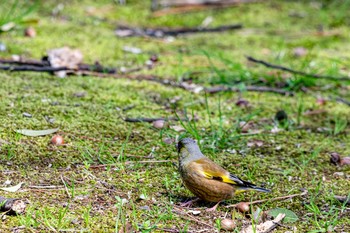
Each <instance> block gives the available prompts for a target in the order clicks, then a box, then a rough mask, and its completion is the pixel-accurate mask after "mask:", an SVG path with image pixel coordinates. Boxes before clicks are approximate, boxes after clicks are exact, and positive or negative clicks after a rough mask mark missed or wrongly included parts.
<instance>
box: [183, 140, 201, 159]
mask: <svg viewBox="0 0 350 233" xmlns="http://www.w3.org/2000/svg"><path fill="white" fill-rule="evenodd" d="M177 151H178V153H179V159H180V161H190V160H193V159H198V158H201V157H203V154H202V152H201V151H200V149H199V147H198V145H197V142H196V141H195V140H193V139H192V138H183V139H181V140H180V141H179V142H178V144H177Z"/></svg>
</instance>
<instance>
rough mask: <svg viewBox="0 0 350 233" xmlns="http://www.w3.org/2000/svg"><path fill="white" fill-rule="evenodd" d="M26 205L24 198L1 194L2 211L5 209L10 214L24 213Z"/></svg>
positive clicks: (0, 208)
mask: <svg viewBox="0 0 350 233" xmlns="http://www.w3.org/2000/svg"><path fill="white" fill-rule="evenodd" d="M26 207H27V206H26V203H25V202H24V201H23V200H20V199H17V198H6V197H2V196H0V211H5V212H7V213H9V214H23V213H24V212H25V210H26Z"/></svg>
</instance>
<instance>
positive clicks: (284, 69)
mask: <svg viewBox="0 0 350 233" xmlns="http://www.w3.org/2000/svg"><path fill="white" fill-rule="evenodd" d="M247 59H248V61H251V62H254V63H257V64H261V65H264V66H265V67H268V68H272V69H276V70H282V71H286V72H289V73H292V74H297V75H302V76H307V77H309V78H317V79H329V80H334V81H350V77H346V76H343V77H334V76H325V75H318V74H310V73H305V72H303V71H298V70H293V69H291V68H288V67H284V66H279V65H275V64H271V63H268V62H266V61H263V60H258V59H255V58H253V57H250V56H247Z"/></svg>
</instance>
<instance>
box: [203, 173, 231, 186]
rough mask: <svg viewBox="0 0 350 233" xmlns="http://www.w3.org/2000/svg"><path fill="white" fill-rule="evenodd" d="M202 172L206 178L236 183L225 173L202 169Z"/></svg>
mask: <svg viewBox="0 0 350 233" xmlns="http://www.w3.org/2000/svg"><path fill="white" fill-rule="evenodd" d="M203 174H204V176H205V178H207V179H211V180H218V181H221V182H224V183H228V184H237V183H236V182H235V181H233V180H231V179H230V177H228V176H226V175H220V174H212V173H208V172H204V171H203Z"/></svg>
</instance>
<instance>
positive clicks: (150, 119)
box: [124, 117, 188, 123]
mask: <svg viewBox="0 0 350 233" xmlns="http://www.w3.org/2000/svg"><path fill="white" fill-rule="evenodd" d="M124 121H126V122H148V123H151V122H154V121H188V119H185V118H184V119H179V118H177V117H168V118H164V117H157V118H147V117H140V118H129V117H127V118H125V119H124Z"/></svg>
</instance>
